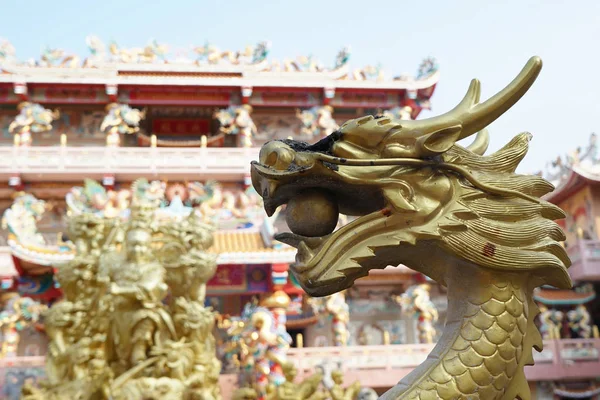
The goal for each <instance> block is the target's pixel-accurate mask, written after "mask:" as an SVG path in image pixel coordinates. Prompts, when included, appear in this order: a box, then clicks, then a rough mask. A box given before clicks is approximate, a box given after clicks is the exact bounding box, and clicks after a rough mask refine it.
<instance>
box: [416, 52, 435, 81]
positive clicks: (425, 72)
mask: <svg viewBox="0 0 600 400" xmlns="http://www.w3.org/2000/svg"><path fill="white" fill-rule="evenodd" d="M438 70H439V65H438V62H437V60H436V59H435V58H433V57H428V58H426V59H424V60H423V61H422V62H421V64H420V65H419V70H418V71H417V79H426V78H429V77H430V76H431V75H433V74H435V73H436V72H437V71H438Z"/></svg>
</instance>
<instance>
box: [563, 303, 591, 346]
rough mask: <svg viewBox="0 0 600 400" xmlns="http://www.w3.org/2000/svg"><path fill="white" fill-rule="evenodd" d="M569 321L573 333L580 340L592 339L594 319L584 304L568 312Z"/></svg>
mask: <svg viewBox="0 0 600 400" xmlns="http://www.w3.org/2000/svg"><path fill="white" fill-rule="evenodd" d="M567 321H569V328H571V332H573V334H574V335H575V337H576V338H579V339H589V338H591V337H592V326H591V322H592V318H591V317H590V313H589V311H588V310H587V307H586V306H585V305H583V304H579V305H578V306H577V307H575V309H574V310H570V311H568V312H567Z"/></svg>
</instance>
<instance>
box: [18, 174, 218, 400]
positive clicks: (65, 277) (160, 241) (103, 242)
mask: <svg viewBox="0 0 600 400" xmlns="http://www.w3.org/2000/svg"><path fill="white" fill-rule="evenodd" d="M154 186H155V185H154ZM154 186H153V184H151V183H148V182H142V181H138V182H136V183H135V184H134V187H133V190H132V192H133V199H132V203H131V206H130V210H131V212H130V214H129V218H128V220H122V219H121V218H113V217H107V216H101V215H98V214H92V213H86V212H83V213H79V214H77V213H71V215H70V217H69V220H68V234H69V238H70V239H71V240H73V243H74V244H75V247H76V249H77V254H76V256H75V258H74V259H73V260H72V261H71V262H69V263H68V264H66V265H63V266H61V267H60V268H59V269H58V272H57V274H56V278H57V280H58V282H59V283H60V284H61V287H62V289H63V293H64V298H63V300H62V301H60V302H59V303H57V304H55V305H54V306H52V307H51V308H50V309H49V310H48V312H47V313H46V330H47V333H48V336H49V337H50V345H49V353H48V357H47V377H48V379H47V380H46V381H45V382H43V383H42V385H41V388H40V389H36V388H34V387H31V386H27V387H25V388H24V389H23V399H24V400H38V399H45V400H63V399H65V400H66V399H75V398H77V399H81V400H92V399H114V400H130V399H131V400H133V399H141V398H152V399H158V398H165V399H166V398H168V399H174V400H176V399H186V400H187V399H210V400H216V399H220V393H219V386H218V380H219V373H220V370H221V364H220V362H219V361H218V360H217V358H216V348H215V347H216V345H215V339H214V337H213V336H212V330H213V327H214V324H215V314H214V312H213V311H212V310H210V309H207V308H205V307H204V290H203V287H204V286H205V285H206V282H207V281H208V280H209V279H210V278H211V277H212V275H213V274H214V272H215V270H216V258H215V257H214V256H213V255H208V254H206V253H205V251H206V250H207V249H208V248H209V247H210V245H211V244H212V232H213V230H214V229H212V228H211V227H209V226H208V225H206V224H204V223H203V222H202V218H201V216H200V215H199V214H198V213H196V212H195V211H193V210H190V212H189V214H188V215H187V216H185V218H183V219H182V220H178V221H177V222H176V223H175V222H173V221H172V220H169V219H168V218H167V219H164V218H162V219H161V218H158V215H159V214H160V213H159V207H160V198H159V197H160V195H161V193H162V192H161V191H160V190H154V189H156V188H155V187H154ZM153 188H154V189H153ZM160 215H162V214H160ZM192 281H193V282H192ZM168 292H169V293H170V296H169V298H168V299H167V293H168Z"/></svg>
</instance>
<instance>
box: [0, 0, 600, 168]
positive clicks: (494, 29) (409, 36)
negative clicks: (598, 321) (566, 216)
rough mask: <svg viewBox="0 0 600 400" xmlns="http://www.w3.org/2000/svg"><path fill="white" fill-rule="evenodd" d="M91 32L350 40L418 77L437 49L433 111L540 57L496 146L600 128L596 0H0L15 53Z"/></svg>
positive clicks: (496, 132)
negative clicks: (476, 83) (472, 86)
mask: <svg viewBox="0 0 600 400" xmlns="http://www.w3.org/2000/svg"><path fill="white" fill-rule="evenodd" d="M88 34H95V35H98V36H99V37H100V38H102V39H103V40H104V41H105V42H108V41H109V40H111V39H114V40H116V41H117V42H118V43H119V44H120V45H122V46H125V47H132V46H143V45H144V44H146V43H147V41H148V40H149V39H150V38H154V39H157V40H158V41H159V42H164V43H166V44H168V45H170V46H171V47H187V46H190V45H193V44H198V45H200V44H203V43H204V42H205V41H207V40H208V41H210V42H211V43H213V44H215V45H217V46H219V47H220V48H222V49H233V50H237V49H241V48H243V47H244V46H245V45H247V44H253V43H256V42H258V41H261V40H271V42H272V50H271V57H272V58H277V59H280V60H281V59H283V58H288V57H290V58H291V57H295V56H296V55H301V54H306V55H308V54H312V55H314V56H315V57H317V58H319V59H320V60H321V61H322V62H323V63H324V64H327V65H330V64H332V63H333V60H334V58H335V55H336V53H337V51H338V50H339V49H340V48H341V47H342V46H344V45H347V44H348V45H351V46H352V56H351V59H350V64H351V66H352V67H361V66H364V65H367V64H377V63H381V64H382V65H383V66H384V68H385V70H386V73H387V74H388V76H391V75H397V74H400V73H403V72H409V73H411V74H414V73H415V71H416V69H417V66H418V64H419V62H420V61H421V60H422V59H423V58H424V57H426V56H429V55H432V56H435V57H436V58H437V59H438V61H439V64H440V68H441V74H442V75H441V80H440V83H439V85H438V87H437V89H436V92H435V94H434V96H433V100H432V104H433V111H432V112H433V113H435V114H437V113H442V112H444V111H446V110H448V109H450V108H452V107H453V106H454V105H455V104H456V103H457V102H458V101H459V100H460V99H461V98H462V96H463V94H464V92H465V90H466V89H467V87H468V84H469V81H470V79H471V78H474V77H477V78H479V79H480V80H481V81H482V89H483V90H482V98H487V97H489V96H490V95H492V94H493V93H494V92H495V91H497V90H499V89H501V88H502V87H503V86H504V85H505V84H507V83H508V82H510V80H511V79H512V78H513V77H514V76H515V75H516V74H517V73H518V71H519V70H520V68H521V67H522V66H523V65H524V64H525V62H526V61H527V59H528V58H529V57H530V56H532V55H539V56H541V57H542V59H543V61H544V69H543V71H542V73H541V75H540V78H539V79H538V81H537V82H536V84H535V85H534V86H533V87H532V89H531V90H530V92H529V93H528V94H527V95H526V96H525V98H523V100H521V101H520V102H519V103H518V104H517V105H516V106H515V107H514V108H513V109H512V110H510V111H509V112H507V113H506V114H505V115H504V116H503V117H501V118H500V119H499V120H498V121H497V122H496V123H494V124H493V125H492V126H491V128H490V133H491V136H492V143H491V149H497V148H498V147H500V146H502V145H503V144H504V143H506V142H507V141H508V140H510V138H512V136H514V135H516V134H517V133H519V132H522V131H529V132H531V133H533V135H534V139H533V141H532V144H531V150H530V153H529V155H528V156H527V158H526V159H525V161H524V162H523V164H522V168H521V169H520V170H521V171H527V172H533V171H535V170H538V169H540V168H542V167H543V165H544V164H545V163H546V162H547V161H549V160H550V159H553V158H554V157H556V155H558V154H562V153H565V152H566V151H568V150H571V149H573V148H575V147H577V146H579V145H586V144H587V141H588V136H589V134H590V132H593V131H594V130H597V129H598V123H597V120H598V118H599V117H600V78H599V76H600V69H599V64H600V63H599V61H600V51H599V50H598V48H597V47H596V46H597V40H598V39H599V38H600V1H597V0H588V1H583V0H580V1H567V0H564V1H556V0H546V1H541V0H537V1H536V0H503V1H495V2H492V1H482V0H479V1H476V0H453V1H449V0H445V1H442V0H436V1H433V0H430V1H419V0H412V1H405V0H395V1H394V0H378V1H369V2H368V1H355V0H346V1H326V0H321V1H318V0H303V1H285V0H280V1H238V0H227V1H200V0H195V1H194V0H185V1H183V0H181V1H177V0H172V1H169V2H165V1H160V0H155V1H151V0H145V1H140V0H131V1H126V0H121V1H114V0H104V1H83V0H68V1H67V0H54V1H48V0H45V1H39V0H28V1H20V0H12V1H6V0H0V37H4V38H6V39H9V40H10V41H11V42H12V43H13V45H14V46H15V47H16V48H17V55H18V56H19V58H21V59H27V58H30V57H36V58H37V56H38V55H39V54H40V51H41V49H42V48H43V47H44V46H46V45H49V46H52V47H59V48H64V49H65V50H67V51H70V52H76V53H78V54H81V55H87V48H86V46H85V37H86V35H88ZM427 115H431V114H430V113H424V114H422V116H427Z"/></svg>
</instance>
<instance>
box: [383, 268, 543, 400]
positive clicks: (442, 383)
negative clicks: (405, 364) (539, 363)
mask: <svg viewBox="0 0 600 400" xmlns="http://www.w3.org/2000/svg"><path fill="white" fill-rule="evenodd" d="M449 268H450V269H453V271H448V272H449V273H448V274H446V277H447V279H446V284H447V286H448V316H447V320H446V329H445V330H444V333H443V335H442V337H441V338H440V340H439V341H438V343H437V345H436V346H435V348H434V349H433V351H432V352H431V354H430V355H429V356H428V357H427V359H426V361H425V362H424V363H423V364H421V365H420V366H419V367H418V368H416V369H415V370H414V371H413V372H411V373H410V374H409V375H407V376H406V377H405V378H404V379H403V380H401V381H400V382H399V383H398V384H397V385H396V386H395V387H393V388H392V389H390V390H389V391H388V392H386V393H385V394H384V395H383V396H382V397H381V399H384V400H392V399H437V398H442V399H456V398H469V399H485V400H491V399H498V400H513V399H515V398H520V399H523V400H525V399H529V387H528V384H527V380H526V379H525V375H524V372H523V368H524V366H525V365H530V364H532V363H533V357H532V347H533V346H534V345H535V346H536V348H538V349H541V337H540V335H539V332H538V330H537V328H536V326H535V325H534V323H533V318H534V317H535V315H536V313H537V307H536V306H535V303H534V302H533V300H532V298H531V295H530V293H531V290H530V283H529V275H528V274H526V273H520V274H517V273H505V272H503V273H500V272H497V271H490V270H486V269H483V268H480V267H477V266H474V265H472V264H463V263H460V264H458V265H455V266H449Z"/></svg>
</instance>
